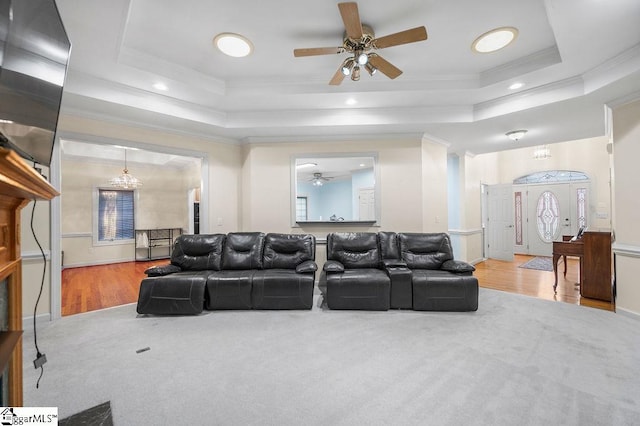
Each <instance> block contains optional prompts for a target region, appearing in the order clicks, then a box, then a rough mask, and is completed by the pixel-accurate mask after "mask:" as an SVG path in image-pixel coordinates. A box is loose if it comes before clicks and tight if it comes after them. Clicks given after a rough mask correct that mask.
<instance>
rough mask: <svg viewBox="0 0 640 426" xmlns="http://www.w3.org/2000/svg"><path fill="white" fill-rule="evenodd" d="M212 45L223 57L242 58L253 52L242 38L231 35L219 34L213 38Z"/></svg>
mask: <svg viewBox="0 0 640 426" xmlns="http://www.w3.org/2000/svg"><path fill="white" fill-rule="evenodd" d="M213 44H215V46H216V47H217V48H218V50H220V51H221V52H222V53H224V54H225V55H229V56H233V57H234V58H242V57H244V56H247V55H249V54H250V53H251V52H253V45H252V44H251V42H250V41H249V39H247V38H246V37H244V36H241V35H240V34H233V33H221V34H218V35H217V36H215V37H214V39H213Z"/></svg>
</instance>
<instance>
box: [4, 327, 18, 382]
mask: <svg viewBox="0 0 640 426" xmlns="http://www.w3.org/2000/svg"><path fill="white" fill-rule="evenodd" d="M21 336H22V331H0V373H1V372H3V371H4V369H5V368H6V366H7V365H8V364H9V361H10V360H11V355H13V348H15V347H16V345H17V344H18V342H19V341H20V337H21Z"/></svg>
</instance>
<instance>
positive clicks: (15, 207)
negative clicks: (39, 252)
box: [0, 148, 60, 407]
mask: <svg viewBox="0 0 640 426" xmlns="http://www.w3.org/2000/svg"><path fill="white" fill-rule="evenodd" d="M57 195H60V194H59V193H58V192H57V191H56V190H55V188H54V187H53V186H51V184H50V183H49V182H47V180H46V179H45V178H44V177H42V176H41V175H40V174H39V173H38V172H37V171H36V170H34V169H33V168H31V167H30V166H29V165H28V164H27V163H25V162H24V161H23V160H22V159H21V158H20V157H19V156H18V155H17V154H16V153H15V152H13V151H11V150H8V149H4V148H0V282H1V281H3V280H5V279H6V280H7V291H8V299H9V300H8V304H7V308H8V311H9V312H8V321H7V327H6V328H7V330H6V331H0V374H2V372H3V371H4V370H5V368H6V367H7V365H8V367H9V368H8V369H7V376H8V380H9V396H8V397H9V400H8V403H9V406H12V407H20V406H22V259H21V255H20V210H21V209H22V208H23V207H24V206H26V205H27V204H28V203H29V202H30V201H32V200H34V199H36V200H51V199H52V198H54V197H56V196H57ZM4 379H5V380H6V379H7V377H4Z"/></svg>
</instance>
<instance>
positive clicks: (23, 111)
mask: <svg viewBox="0 0 640 426" xmlns="http://www.w3.org/2000/svg"><path fill="white" fill-rule="evenodd" d="M70 52H71V43H70V42H69V38H68V37H67V32H66V31H65V29H64V25H63V23H62V19H61V18H60V13H59V12H58V7H57V6H56V3H55V0H0V146H4V147H7V148H10V149H13V150H15V151H16V152H17V153H18V154H20V155H21V156H22V157H24V158H25V159H27V160H29V161H33V162H34V163H39V164H41V165H44V166H49V165H50V164H51V154H52V151H53V144H54V141H55V133H56V128H57V125H58V115H59V112H60V101H61V100H62V88H63V86H64V81H65V77H66V74H67V64H68V62H69V54H70Z"/></svg>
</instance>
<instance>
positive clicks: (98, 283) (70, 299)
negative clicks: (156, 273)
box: [61, 260, 169, 316]
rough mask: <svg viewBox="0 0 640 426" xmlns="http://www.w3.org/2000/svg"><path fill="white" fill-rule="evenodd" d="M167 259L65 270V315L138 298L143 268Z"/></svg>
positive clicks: (63, 274)
mask: <svg viewBox="0 0 640 426" xmlns="http://www.w3.org/2000/svg"><path fill="white" fill-rule="evenodd" d="M167 263H169V261H168V260H156V261H151V262H124V263H112V264H108V265H98V266H87V267H82V268H66V269H63V270H62V290H61V293H62V316H67V315H73V314H78V313H82V312H89V311H95V310H98V309H104V308H110V307H113V306H119V305H124V304H127V303H134V302H137V301H138V292H139V291H140V282H141V281H142V279H143V278H144V277H146V275H145V274H144V271H145V270H146V269H147V268H149V267H151V266H154V265H162V264H167Z"/></svg>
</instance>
